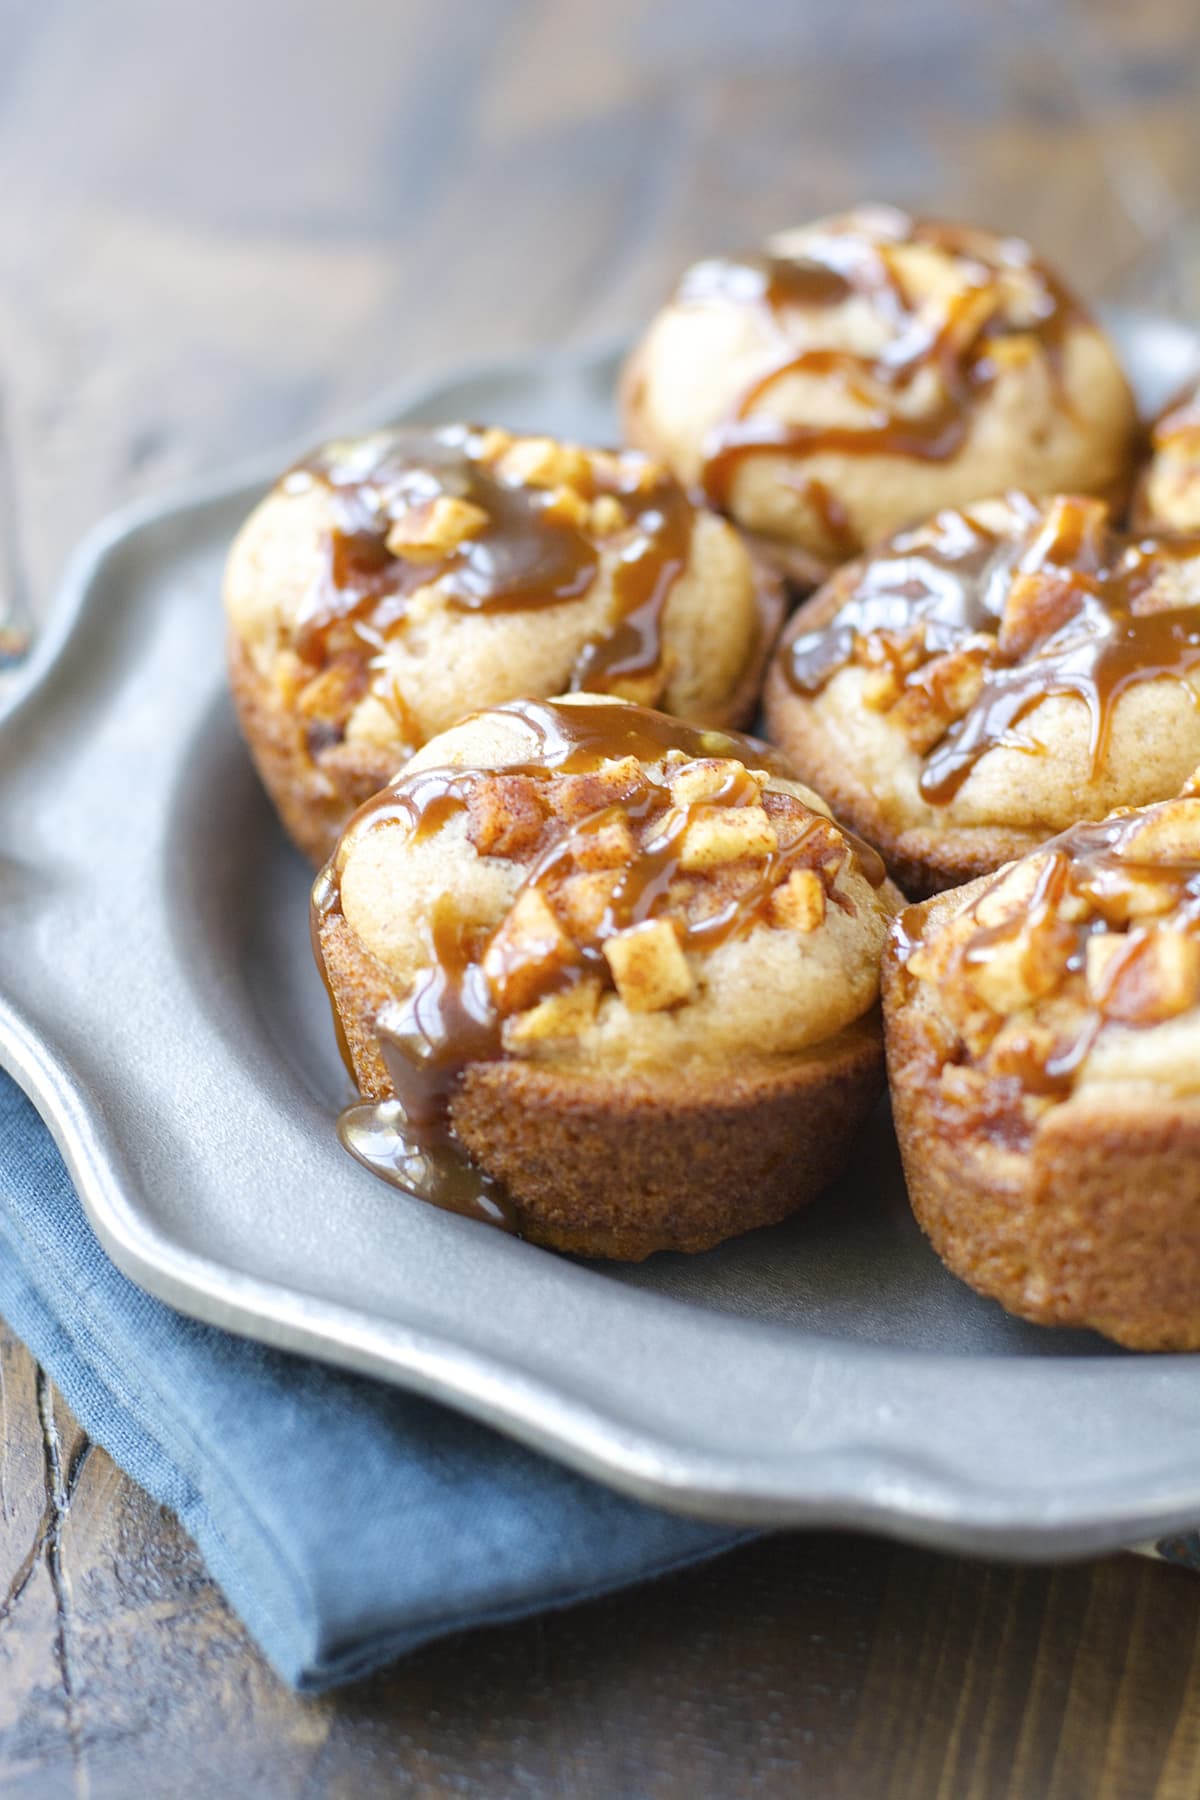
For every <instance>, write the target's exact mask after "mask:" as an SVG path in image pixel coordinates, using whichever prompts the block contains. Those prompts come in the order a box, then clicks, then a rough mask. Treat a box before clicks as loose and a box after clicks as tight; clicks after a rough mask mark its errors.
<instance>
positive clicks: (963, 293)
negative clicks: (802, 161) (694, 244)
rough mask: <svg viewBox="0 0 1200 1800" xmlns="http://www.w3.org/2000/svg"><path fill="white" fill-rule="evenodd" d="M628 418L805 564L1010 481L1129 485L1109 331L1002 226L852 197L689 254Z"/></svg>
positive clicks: (1086, 487) (645, 356)
mask: <svg viewBox="0 0 1200 1800" xmlns="http://www.w3.org/2000/svg"><path fill="white" fill-rule="evenodd" d="M623 404H624V417H625V424H626V431H627V434H628V436H629V440H630V442H631V443H635V444H640V445H641V446H642V448H644V449H646V450H648V451H650V452H651V453H652V454H654V455H655V456H660V457H662V459H663V460H664V461H665V462H666V463H668V464H669V465H670V467H671V468H672V469H674V471H675V473H676V474H677V475H678V476H679V477H680V479H681V480H682V481H684V482H686V483H688V484H689V485H691V486H694V487H696V488H698V489H699V490H700V491H702V492H703V494H704V495H705V497H706V498H707V500H708V502H709V504H710V505H712V506H714V507H717V508H718V509H719V510H721V511H724V512H727V513H728V514H729V515H730V516H731V517H732V518H733V519H734V520H735V521H736V522H737V523H738V524H739V525H741V526H742V527H743V528H745V529H746V530H747V531H750V532H754V533H757V534H760V535H761V537H762V539H763V541H764V542H765V543H766V544H767V545H768V546H770V548H771V549H772V550H773V552H774V553H775V555H776V557H777V558H778V560H779V562H780V565H781V566H782V567H784V568H785V569H786V570H787V571H788V572H789V573H790V574H792V576H793V577H794V578H796V579H798V580H799V581H801V582H804V583H806V584H807V585H810V586H811V585H812V584H813V583H814V582H815V581H818V580H820V579H821V578H822V576H823V575H824V574H825V573H827V572H828V570H829V569H830V568H831V567H832V566H834V565H836V564H838V563H842V562H845V561H846V560H847V559H848V558H850V557H853V556H857V555H858V554H859V553H860V552H861V551H862V550H863V549H864V548H865V547H866V546H868V545H870V544H872V543H874V542H875V541H876V540H877V539H878V538H880V537H883V536H884V535H886V534H887V533H888V532H892V531H895V530H896V529H897V528H898V527H899V526H901V525H905V524H908V523H910V522H912V521H913V520H916V519H923V518H926V517H928V515H929V514H930V513H932V512H935V511H936V510H937V509H938V508H940V507H947V506H963V505H966V504H967V503H968V502H970V501H972V500H975V499H978V498H979V497H980V496H982V495H987V494H995V493H1002V492H1004V490H1005V489H1007V488H1010V487H1021V488H1026V489H1028V490H1029V491H1031V492H1033V493H1039V494H1048V493H1055V492H1061V491H1067V490H1076V491H1081V492H1085V493H1090V494H1098V495H1102V496H1106V497H1116V496H1118V495H1120V496H1121V497H1122V498H1123V497H1124V493H1125V491H1126V489H1127V484H1128V480H1129V476H1130V470H1131V459H1132V456H1133V452H1134V444H1135V432H1136V423H1137V421H1136V413H1135V408H1134V402H1133V398H1132V395H1131V393H1130V390H1129V386H1128V383H1127V382H1126V380H1125V377H1124V375H1123V373H1122V371H1121V368H1120V365H1119V363H1118V361H1117V357H1116V353H1115V351H1114V350H1113V347H1112V345H1111V343H1110V342H1109V340H1108V338H1107V336H1106V335H1105V333H1104V332H1103V331H1102V330H1101V329H1100V328H1099V326H1098V325H1096V324H1095V323H1094V321H1093V320H1092V319H1091V318H1090V317H1089V316H1088V314H1087V312H1086V311H1085V310H1084V308H1083V307H1082V305H1081V304H1080V302H1079V301H1078V300H1077V299H1076V298H1075V296H1074V295H1073V294H1071V293H1070V292H1069V291H1068V289H1067V288H1066V287H1064V286H1063V284H1062V282H1061V281H1059V279H1058V278H1057V277H1056V276H1055V275H1054V274H1052V273H1051V271H1050V270H1049V269H1048V268H1047V267H1046V266H1045V264H1043V263H1042V262H1041V261H1039V259H1038V258H1037V257H1036V256H1035V254H1034V252H1033V251H1032V250H1031V249H1030V247H1029V245H1028V244H1025V243H1023V242H1021V240H1020V239H1018V238H1011V237H997V236H994V235H993V234H992V233H990V232H987V231H982V230H979V229H976V228H974V227H971V226H967V225H955V224H948V223H945V222H940V221H936V220H930V219H914V218H911V217H909V215H908V214H906V213H903V212H900V211H898V210H896V209H895V208H894V207H888V206H864V207H860V208H858V209H856V210H855V211H853V212H848V213H844V214H841V215H839V216H837V217H835V218H830V219H822V220H820V221H818V222H817V223H816V224H812V225H806V226H804V227H802V228H800V229H798V230H794V231H785V232H781V233H780V234H779V235H778V236H776V237H772V238H770V239H769V240H768V241H767V244H766V245H765V247H764V249H763V251H762V252H761V253H760V254H757V255H750V256H741V257H730V258H719V259H714V260H710V261H707V262H701V263H698V264H696V265H695V266H694V267H693V268H691V269H689V270H688V271H687V272H686V274H685V275H684V276H683V279H682V281H681V282H680V284H679V287H678V290H677V291H676V293H675V295H674V297H673V299H671V300H670V301H669V302H668V304H667V305H666V307H665V308H664V309H663V310H662V311H661V312H660V313H659V314H658V316H657V317H656V318H655V320H654V321H653V323H652V324H651V325H650V328H649V330H648V331H647V333H646V335H645V337H644V338H643V340H642V342H641V343H640V344H639V346H638V347H637V349H636V350H635V351H634V354H633V357H632V359H631V361H630V363H629V364H628V366H627V369H626V372H625V377H624V381H623Z"/></svg>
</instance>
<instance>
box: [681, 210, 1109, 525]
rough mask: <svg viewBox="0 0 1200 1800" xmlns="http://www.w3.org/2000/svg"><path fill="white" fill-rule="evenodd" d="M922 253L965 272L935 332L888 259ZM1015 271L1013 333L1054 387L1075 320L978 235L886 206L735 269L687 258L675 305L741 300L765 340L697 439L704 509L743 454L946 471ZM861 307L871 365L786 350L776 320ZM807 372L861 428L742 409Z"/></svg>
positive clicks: (1029, 261) (1027, 256)
mask: <svg viewBox="0 0 1200 1800" xmlns="http://www.w3.org/2000/svg"><path fill="white" fill-rule="evenodd" d="M907 244H922V245H929V246H930V247H932V248H935V249H939V250H942V251H945V252H947V253H948V254H949V255H951V256H954V257H957V258H960V259H961V260H962V262H963V264H964V265H965V266H966V267H967V268H968V269H969V270H970V272H971V275H972V280H971V282H970V286H969V287H968V289H967V290H966V291H965V292H964V293H962V294H960V295H956V296H955V297H954V298H953V299H952V300H951V302H950V304H949V305H948V306H947V308H946V311H945V315H944V317H943V319H942V321H941V323H940V324H939V323H936V322H935V321H933V320H931V319H930V318H928V317H922V314H921V310H920V307H919V305H916V304H914V303H913V301H912V300H911V298H910V296H909V294H908V291H907V289H906V287H905V284H904V280H903V277H902V274H901V272H900V270H899V268H898V267H897V264H896V261H895V257H894V251H895V249H896V247H897V246H898V245H907ZM1008 270H1020V271H1021V272H1022V274H1024V275H1025V276H1027V277H1028V278H1030V279H1031V281H1032V282H1033V284H1034V296H1035V297H1034V305H1033V317H1032V319H1031V320H1030V322H1029V324H1028V325H1023V326H1021V327H1020V328H1019V329H1020V330H1021V331H1022V332H1024V333H1027V334H1030V335H1036V337H1037V338H1038V340H1039V341H1040V343H1041V344H1042V346H1043V347H1044V349H1045V351H1046V354H1047V357H1048V359H1049V361H1050V365H1051V370H1052V372H1053V373H1054V375H1055V377H1056V379H1057V378H1058V377H1059V376H1060V374H1061V366H1062V357H1063V345H1064V340H1065V338H1066V334H1067V331H1068V329H1069V327H1070V326H1071V325H1072V324H1073V323H1075V322H1076V321H1078V320H1080V319H1081V318H1082V317H1083V316H1084V315H1083V313H1082V309H1081V308H1080V307H1079V305H1078V303H1077V302H1076V301H1075V300H1074V299H1073V298H1072V297H1071V296H1070V295H1069V294H1068V293H1067V292H1066V290H1065V289H1064V288H1063V287H1062V286H1061V284H1060V283H1059V282H1058V281H1057V280H1056V278H1055V277H1054V276H1053V275H1052V274H1051V273H1050V271H1049V270H1048V269H1046V268H1045V267H1044V266H1043V265H1042V264H1040V263H1039V262H1037V260H1036V259H1035V258H1034V256H1033V253H1032V252H1031V251H1030V249H1029V247H1028V245H1026V244H1023V243H1021V242H1020V241H1019V240H1017V239H1011V238H1010V239H1002V240H985V239H984V238H983V237H982V236H981V235H980V234H978V233H975V232H971V231H967V230H963V229H959V228H956V227H954V226H950V225H945V224H939V223H937V222H935V221H932V220H928V219H914V218H910V217H909V216H908V215H907V214H905V213H902V212H899V211H897V210H895V209H893V208H890V207H881V208H873V209H870V210H869V211H865V212H863V213H860V214H857V215H852V216H851V218H850V219H849V220H847V221H846V222H845V223H844V224H842V225H840V226H834V227H831V228H830V229H829V231H828V232H826V233H825V234H824V235H822V236H819V237H818V236H816V235H814V236H813V238H812V239H811V240H810V242H809V243H808V244H807V245H806V246H805V249H804V251H803V253H802V254H801V255H798V256H796V257H791V258H789V257H784V256H779V255H770V254H765V255H759V256H745V257H740V258H738V259H737V260H736V261H713V262H708V263H701V264H699V265H697V267H696V268H694V269H692V270H690V271H689V272H688V274H687V275H686V276H685V277H684V280H683V282H682V284H681V287H680V290H679V294H678V299H679V301H680V302H681V303H682V304H684V305H704V304H710V303H712V302H714V301H733V302H735V303H740V304H743V305H750V306H752V307H754V309H755V310H756V311H757V313H758V314H759V316H760V318H761V319H762V320H763V322H764V324H765V326H766V327H767V329H768V331H769V332H770V333H771V335H772V336H773V337H774V338H775V340H776V341H777V342H778V344H779V354H778V356H777V358H776V360H775V361H774V362H773V363H772V364H771V366H770V368H768V369H767V371H766V373H765V374H763V375H762V376H760V377H759V378H758V379H757V380H756V381H754V382H753V383H752V384H751V385H750V386H749V387H748V388H747V389H746V391H745V392H744V393H743V394H742V395H741V397H740V398H739V400H738V401H737V403H736V405H735V406H734V408H733V410H732V412H731V413H730V415H729V417H728V418H726V419H724V420H723V421H722V422H721V423H720V424H719V425H717V426H716V427H715V428H714V429H713V431H712V432H711V433H710V434H709V437H708V440H707V442H706V444H705V447H704V467H703V471H702V474H701V486H702V488H703V491H704V493H705V496H706V498H707V499H708V501H709V503H710V504H711V505H713V506H716V507H720V508H724V509H728V506H729V500H730V489H731V485H732V482H733V477H734V475H735V474H736V472H737V469H738V468H739V467H740V465H741V463H742V462H743V461H744V460H745V459H746V458H747V457H749V456H754V455H759V454H762V453H763V452H772V453H774V454H775V455H782V456H787V457H792V458H795V459H797V460H801V459H804V458H807V457H811V456H817V455H820V454H821V453H823V452H828V451H833V452H838V453H840V454H843V455H848V456H868V455H870V456H876V455H890V456H903V457H908V458H912V459H916V460H919V461H923V462H949V461H950V460H951V459H952V458H953V457H955V456H956V455H957V454H958V452H959V451H960V450H961V448H962V446H963V444H964V443H965V441H966V439H967V437H968V435H969V433H970V431H971V427H972V423H973V418H974V413H975V410H976V409H977V408H978V406H979V405H980V403H981V402H982V400H983V399H984V397H985V396H986V395H987V393H988V392H989V391H990V389H991V387H992V386H993V384H994V382H995V379H996V373H997V369H996V365H995V362H994V361H993V359H992V357H991V349H992V345H993V343H994V342H995V340H996V338H997V337H999V336H1004V335H1006V329H1007V328H1006V326H1005V323H1004V319H1003V307H1004V305H1005V300H1006V296H1005V295H1004V292H1003V289H1002V287H1001V285H1000V282H999V279H998V278H999V277H1000V276H1002V275H1003V274H1004V273H1005V272H1006V271H1008ZM980 293H988V294H989V297H990V299H991V302H992V303H991V305H990V307H989V308H988V309H987V310H983V309H981V317H980V318H979V319H978V320H976V321H975V322H974V324H973V325H971V327H970V329H969V333H968V335H967V337H966V339H965V341H964V340H963V336H962V333H963V324H964V319H965V318H966V317H968V315H969V314H970V313H972V312H973V311H974V309H975V308H976V306H977V303H978V299H979V295H980ZM855 297H860V298H864V299H867V300H868V301H870V303H871V304H872V305H873V306H874V307H875V308H876V309H877V310H878V311H879V312H880V313H882V315H883V316H884V318H885V319H886V320H887V321H888V323H889V325H890V326H891V327H892V329H893V335H892V337H891V339H890V341H889V343H888V344H887V346H886V347H885V348H884V349H883V350H882V351H881V352H880V353H879V354H878V355H877V356H860V355H856V354H855V353H853V352H852V351H849V350H834V349H822V348H812V349H808V350H804V351H800V352H796V351H795V350H794V349H793V347H792V345H791V340H790V335H789V330H788V314H789V312H791V311H795V310H798V309H803V310H805V311H810V312H811V311H817V310H820V309H824V308H829V307H835V306H840V305H842V304H844V303H845V302H846V301H848V300H850V299H853V298H855ZM927 369H934V370H936V372H937V375H938V378H939V389H940V397H939V399H938V401H937V403H936V404H935V405H933V406H931V407H929V408H927V409H926V410H923V411H922V412H920V413H912V412H908V411H906V410H905V408H904V403H905V400H906V398H907V396H908V395H909V394H910V393H911V391H912V389H913V386H914V384H915V382H916V381H917V379H918V378H919V377H920V376H921V375H922V374H923V372H924V371H925V370H927ZM793 374H800V375H815V376H821V377H823V378H829V379H831V380H834V381H836V382H838V383H839V384H840V385H841V387H842V388H843V389H844V391H845V392H846V393H848V394H849V395H851V396H852V397H853V398H854V399H855V400H856V401H858V402H859V403H861V404H862V405H863V406H864V407H866V408H868V409H869V413H870V417H869V420H868V422H867V423H865V424H862V425H805V424H788V423H787V422H786V421H784V420H782V419H774V418H771V417H769V416H763V415H762V414H759V413H757V412H756V410H755V409H756V408H757V407H758V405H759V403H760V402H761V400H762V399H763V397H764V395H765V394H767V393H768V392H769V391H770V389H771V388H772V387H773V386H774V385H775V383H776V382H778V381H780V380H781V379H782V378H783V377H785V376H787V375H793Z"/></svg>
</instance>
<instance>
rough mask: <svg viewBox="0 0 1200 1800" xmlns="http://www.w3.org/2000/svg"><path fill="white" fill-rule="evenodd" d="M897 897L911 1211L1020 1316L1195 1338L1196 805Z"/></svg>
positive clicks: (1199, 1297)
mask: <svg viewBox="0 0 1200 1800" xmlns="http://www.w3.org/2000/svg"><path fill="white" fill-rule="evenodd" d="M1197 791H1198V790H1197V789H1196V787H1195V786H1194V785H1193V786H1192V787H1191V788H1190V789H1189V791H1187V792H1186V793H1185V794H1184V796H1183V797H1181V798H1177V799H1174V800H1168V801H1163V802H1161V803H1159V804H1158V805H1155V806H1148V807H1143V808H1139V809H1136V810H1131V811H1124V812H1120V813H1116V814H1114V815H1113V816H1112V817H1111V818H1109V819H1105V820H1102V821H1100V822H1098V823H1088V824H1083V825H1077V826H1075V827H1074V828H1073V829H1072V830H1070V831H1068V832H1066V833H1064V834H1063V835H1062V836H1061V837H1058V838H1055V839H1053V840H1052V841H1051V842H1050V843H1049V844H1047V845H1045V846H1044V847H1043V848H1041V849H1039V850H1037V851H1035V852H1033V854H1032V855H1030V856H1027V857H1025V858H1023V859H1022V860H1021V861H1019V862H1016V863H1013V864H1011V865H1010V866H1009V867H1008V868H1006V869H1003V870H1001V871H1000V873H999V874H997V875H994V876H990V877H985V878H983V879H981V880H979V881H975V882H972V883H971V884H970V885H969V886H967V887H964V888H960V889H959V890H958V891H957V892H955V893H952V894H943V895H939V896H938V897H937V898H935V899H932V900H928V901H926V902H925V903H924V904H923V905H920V906H915V907H911V908H909V909H908V910H907V911H906V912H905V913H904V914H903V915H902V916H901V918H900V920H899V921H898V922H897V924H896V926H895V928H894V932H893V937H892V942H891V945H890V947H889V951H888V955H887V958H886V963H885V975H884V1012H885V1020H886V1030H887V1046H888V1071H889V1076H890V1080H891V1088H892V1102H893V1110H894V1114H895V1119H896V1129H897V1133H898V1135H899V1139H900V1148H901V1152H902V1154H903V1158H904V1170H905V1175H906V1177H907V1181H908V1188H909V1194H910V1197H911V1199H912V1204H913V1209H914V1211H915V1213H916V1215H917V1218H918V1219H919V1221H920V1223H921V1225H922V1226H923V1228H924V1230H925V1231H926V1233H927V1234H928V1236H929V1238H930V1240H931V1241H932V1243H933V1245H934V1248H935V1249H936V1250H937V1252H938V1254H939V1255H940V1256H941V1257H942V1258H943V1260H944V1261H945V1262H946V1263H947V1264H948V1265H949V1267H950V1268H951V1269H953V1271H954V1272H955V1274H957V1275H959V1276H961V1277H962V1278H963V1280H964V1281H967V1282H969V1283H970V1285H971V1286H972V1287H974V1288H976V1289H978V1290H979V1292H980V1293H983V1294H988V1295H990V1296H992V1297H993V1298H994V1299H996V1300H999V1301H1000V1302H1001V1303H1002V1305H1004V1306H1005V1307H1007V1308H1008V1310H1009V1311H1010V1312H1014V1313H1017V1314H1019V1315H1020V1316H1021V1317H1022V1318H1025V1319H1031V1320H1033V1321H1035V1322H1036V1323H1039V1324H1055V1325H1076V1326H1090V1327H1091V1328H1093V1329H1094V1330H1096V1331H1100V1332H1103V1333H1104V1334H1105V1335H1106V1336H1108V1337H1111V1338H1115V1339H1116V1340H1117V1342H1119V1343H1122V1344H1125V1345H1128V1346H1129V1347H1130V1348H1132V1349H1138V1350H1193V1349H1200V798H1197V797H1196V795H1197Z"/></svg>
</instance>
